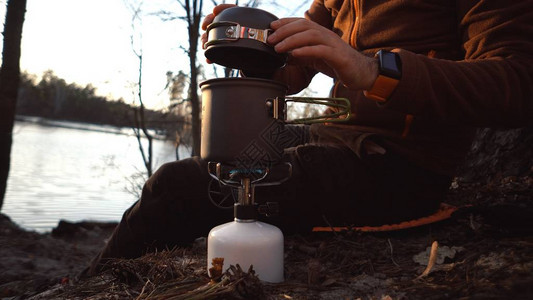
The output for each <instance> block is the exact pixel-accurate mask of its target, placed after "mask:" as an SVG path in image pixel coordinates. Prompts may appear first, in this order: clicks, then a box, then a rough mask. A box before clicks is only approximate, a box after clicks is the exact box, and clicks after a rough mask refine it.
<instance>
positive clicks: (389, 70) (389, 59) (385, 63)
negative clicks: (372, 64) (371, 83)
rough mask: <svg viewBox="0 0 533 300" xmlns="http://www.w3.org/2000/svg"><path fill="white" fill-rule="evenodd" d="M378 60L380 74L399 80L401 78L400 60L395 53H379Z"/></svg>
mask: <svg viewBox="0 0 533 300" xmlns="http://www.w3.org/2000/svg"><path fill="white" fill-rule="evenodd" d="M379 60H380V61H379V66H380V73H381V74H383V75H385V76H387V77H392V78H396V79H400V78H401V77H402V71H401V66H400V60H399V58H398V55H397V54H396V53H393V52H388V51H381V54H380V55H379Z"/></svg>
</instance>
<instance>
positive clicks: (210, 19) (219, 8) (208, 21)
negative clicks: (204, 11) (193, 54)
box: [202, 4, 237, 64]
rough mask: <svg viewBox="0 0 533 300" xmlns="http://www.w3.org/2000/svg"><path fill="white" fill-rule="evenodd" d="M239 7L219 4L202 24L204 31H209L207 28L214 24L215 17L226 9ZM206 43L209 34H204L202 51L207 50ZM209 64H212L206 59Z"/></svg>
mask: <svg viewBox="0 0 533 300" xmlns="http://www.w3.org/2000/svg"><path fill="white" fill-rule="evenodd" d="M233 6H237V5H235V4H219V5H217V6H215V7H214V8H213V12H212V13H210V14H208V15H207V16H205V18H204V21H203V22H202V30H204V31H205V30H207V26H209V25H210V24H211V23H213V20H214V19H215V17H216V16H217V15H218V14H220V13H221V12H222V11H223V10H225V9H226V8H230V7H233ZM205 43H207V32H204V33H203V34H202V49H205ZM206 61H207V63H209V64H210V63H211V61H209V59H206Z"/></svg>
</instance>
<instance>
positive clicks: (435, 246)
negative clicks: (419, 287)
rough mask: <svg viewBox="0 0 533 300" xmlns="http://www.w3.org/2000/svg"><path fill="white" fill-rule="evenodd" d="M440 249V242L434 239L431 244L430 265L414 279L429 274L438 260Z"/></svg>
mask: <svg viewBox="0 0 533 300" xmlns="http://www.w3.org/2000/svg"><path fill="white" fill-rule="evenodd" d="M438 249H439V243H438V242H437V241H434V242H433V243H432V244H431V251H430V252H429V260H428V265H427V267H426V269H425V270H424V272H422V274H420V275H419V276H418V277H416V278H415V279H414V280H419V279H421V278H424V277H426V276H427V275H428V274H429V272H431V270H432V269H433V266H435V261H436V260H437V251H438Z"/></svg>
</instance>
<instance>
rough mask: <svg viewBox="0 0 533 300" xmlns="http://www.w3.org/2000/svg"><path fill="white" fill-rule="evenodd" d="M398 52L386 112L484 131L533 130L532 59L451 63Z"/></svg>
mask: <svg viewBox="0 0 533 300" xmlns="http://www.w3.org/2000/svg"><path fill="white" fill-rule="evenodd" d="M398 52H399V53H400V56H401V59H402V69H403V70H402V73H403V74H402V80H401V81H400V83H399V85H398V86H397V88H396V91H395V92H394V93H393V95H392V96H391V98H390V99H389V100H388V101H387V103H386V104H385V105H384V107H385V108H387V109H393V110H397V111H401V112H404V113H407V114H412V115H414V116H417V117H424V118H436V119H439V120H443V121H446V122H453V123H462V124H467V125H474V126H482V127H488V126H506V127H516V126H527V125H531V124H532V122H533V59H532V58H530V57H527V56H516V57H509V58H505V59H503V58H501V57H494V58H490V59H480V60H464V61H460V62H454V61H447V60H440V59H432V58H428V57H426V56H423V55H417V54H414V53H412V52H409V51H404V50H398Z"/></svg>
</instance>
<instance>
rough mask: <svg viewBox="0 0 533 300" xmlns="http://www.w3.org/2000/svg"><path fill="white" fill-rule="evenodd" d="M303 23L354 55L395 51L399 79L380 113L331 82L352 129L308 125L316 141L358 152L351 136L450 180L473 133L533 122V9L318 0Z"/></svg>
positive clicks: (487, 1)
mask: <svg viewBox="0 0 533 300" xmlns="http://www.w3.org/2000/svg"><path fill="white" fill-rule="evenodd" d="M306 17H307V18H309V19H311V20H313V21H315V22H317V23H319V24H321V25H322V26H325V27H327V28H329V29H332V30H333V31H334V32H336V33H337V34H338V35H339V36H340V37H341V38H342V39H343V40H344V41H346V42H347V43H349V44H350V45H351V46H352V47H354V48H355V49H357V50H359V51H362V52H363V53H365V54H368V55H374V53H375V52H377V50H379V49H388V50H392V51H395V52H398V53H399V54H400V57H401V61H402V71H403V72H402V79H401V80H400V83H399V85H398V87H397V88H396V90H395V92H394V94H393V95H392V96H391V98H390V99H389V100H388V101H387V103H386V104H384V105H378V104H376V103H375V102H374V101H372V100H370V99H367V98H365V97H364V95H363V93H362V91H351V90H348V89H346V88H345V87H344V86H343V85H342V84H336V85H335V87H334V89H333V96H335V97H347V98H349V99H350V100H351V102H352V111H353V116H352V118H351V120H350V124H349V125H313V126H312V130H311V132H312V135H313V136H314V141H316V142H318V143H322V142H327V143H331V142H333V143H342V144H345V145H347V146H349V147H351V148H352V149H354V150H355V149H356V148H357V147H358V145H357V142H356V138H357V136H358V133H360V132H363V133H377V134H379V135H381V136H384V137H385V138H384V142H383V143H384V144H385V145H386V146H387V148H389V149H391V150H393V151H396V152H398V153H400V154H402V155H404V156H405V157H406V158H407V159H409V160H410V161H412V162H414V163H416V164H418V165H420V166H422V167H425V168H428V169H430V170H433V171H435V172H438V173H441V174H448V175H452V174H453V172H454V171H455V169H456V167H457V165H458V164H460V163H461V162H462V160H463V158H464V156H465V154H466V152H467V151H468V149H469V146H470V143H471V140H472V137H473V132H474V129H475V127H502V126H503V127H521V126H530V125H532V124H533V1H531V0H524V1H519V0H514V1H504V0H481V1H473V0H460V1H459V0H458V1H451V0H432V1H421V0H351V1H342V0H315V1H314V3H313V4H312V5H311V7H310V9H309V10H308V11H307V13H306Z"/></svg>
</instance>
